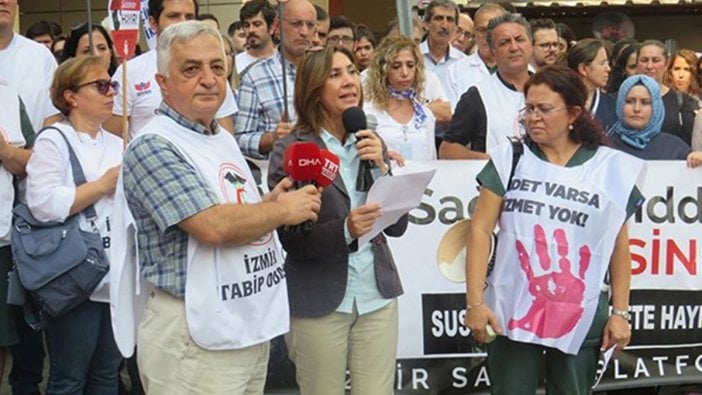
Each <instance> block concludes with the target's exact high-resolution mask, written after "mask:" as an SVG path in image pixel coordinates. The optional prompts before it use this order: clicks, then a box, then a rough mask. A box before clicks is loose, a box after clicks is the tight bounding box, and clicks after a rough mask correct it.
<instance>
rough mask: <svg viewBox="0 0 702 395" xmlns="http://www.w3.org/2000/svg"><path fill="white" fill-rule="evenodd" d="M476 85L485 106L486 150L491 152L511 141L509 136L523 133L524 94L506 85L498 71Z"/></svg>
mask: <svg viewBox="0 0 702 395" xmlns="http://www.w3.org/2000/svg"><path fill="white" fill-rule="evenodd" d="M475 86H476V87H477V89H478V92H480V98H481V99H482V101H483V107H485V115H486V116H487V122H486V124H487V131H486V136H485V151H486V152H490V150H492V149H494V148H495V147H497V146H498V145H500V144H504V143H506V142H509V140H508V139H507V137H512V136H515V137H518V136H520V135H521V134H522V126H521V125H520V123H519V110H521V109H522V108H523V107H524V94H523V93H522V92H519V91H514V90H512V89H509V88H508V87H507V86H505V84H504V83H503V82H502V81H501V80H500V77H498V76H497V73H495V74H493V75H491V76H490V77H488V78H484V79H482V80H481V81H480V82H478V84H477V85H475Z"/></svg>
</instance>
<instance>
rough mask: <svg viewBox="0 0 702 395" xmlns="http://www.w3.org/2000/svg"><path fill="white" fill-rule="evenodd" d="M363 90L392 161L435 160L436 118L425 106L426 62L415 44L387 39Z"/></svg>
mask: <svg viewBox="0 0 702 395" xmlns="http://www.w3.org/2000/svg"><path fill="white" fill-rule="evenodd" d="M368 70H369V73H368V79H367V80H366V85H365V89H364V94H365V95H366V99H367V102H366V104H365V105H364V110H365V111H366V114H372V115H374V116H375V117H376V118H377V120H378V126H377V128H376V132H378V134H379V135H380V137H382V138H383V140H384V141H385V143H386V144H387V146H388V154H389V155H390V157H391V158H392V159H395V160H398V162H400V163H402V161H403V158H404V159H412V160H433V159H436V146H435V144H434V124H435V123H436V118H434V115H433V114H432V112H431V110H430V109H429V107H427V106H426V105H425V104H424V102H425V101H424V96H423V93H424V92H423V87H424V81H425V79H424V62H423V60H422V55H421V54H420V52H419V48H418V47H417V45H416V44H415V42H414V41H413V40H412V39H410V38H408V37H405V36H393V37H388V38H386V39H385V40H383V42H382V43H381V44H380V46H379V47H378V48H377V49H376V50H375V52H374V54H373V59H372V60H371V63H370V66H369V68H368Z"/></svg>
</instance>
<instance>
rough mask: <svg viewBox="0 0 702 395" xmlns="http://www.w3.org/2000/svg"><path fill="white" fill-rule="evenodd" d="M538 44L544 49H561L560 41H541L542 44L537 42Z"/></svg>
mask: <svg viewBox="0 0 702 395" xmlns="http://www.w3.org/2000/svg"><path fill="white" fill-rule="evenodd" d="M536 46H537V47H539V48H541V49H543V50H544V51H547V50H548V49H550V48H553V49H559V43H558V42H556V41H553V42H550V43H540V44H536Z"/></svg>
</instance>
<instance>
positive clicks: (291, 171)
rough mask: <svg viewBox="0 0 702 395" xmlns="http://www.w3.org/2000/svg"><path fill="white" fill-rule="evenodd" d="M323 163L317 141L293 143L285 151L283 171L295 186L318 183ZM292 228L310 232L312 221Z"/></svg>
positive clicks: (300, 186)
mask: <svg viewBox="0 0 702 395" xmlns="http://www.w3.org/2000/svg"><path fill="white" fill-rule="evenodd" d="M323 163H324V162H323V160H322V157H321V155H320V150H319V147H318V146H317V144H315V143H310V142H304V143H302V142H300V143H293V144H290V145H289V146H288V148H287V149H286V150H285V152H284V153H283V171H285V172H286V173H287V174H288V176H289V177H290V178H292V180H293V181H295V188H302V187H304V186H305V185H310V184H312V183H315V184H316V183H317V179H318V178H319V177H320V174H321V173H322V165H323ZM332 181H333V180H332ZM291 229H292V230H293V231H295V230H298V229H301V230H302V232H304V233H309V232H310V230H311V229H312V221H309V220H308V221H305V222H303V223H302V224H301V225H300V226H299V227H298V226H293V227H291Z"/></svg>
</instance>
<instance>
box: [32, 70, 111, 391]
mask: <svg viewBox="0 0 702 395" xmlns="http://www.w3.org/2000/svg"><path fill="white" fill-rule="evenodd" d="M116 89H117V85H116V84H115V83H114V82H113V81H111V80H110V76H109V74H108V73H107V68H106V66H105V62H104V60H103V59H101V58H99V57H97V56H81V57H77V58H73V59H70V60H67V61H66V62H64V63H63V64H61V66H59V68H58V69H57V70H56V73H55V74H54V80H53V82H52V84H51V101H52V102H53V104H54V106H55V107H56V108H58V109H59V110H60V111H61V113H62V114H63V116H64V119H63V120H62V121H61V122H57V123H54V124H53V125H51V126H50V127H48V128H46V129H44V130H43V131H41V132H40V134H39V135H38V137H37V139H36V142H35V144H34V152H33V154H32V157H31V158H30V160H29V163H28V164H27V193H26V196H27V204H28V206H29V208H30V210H31V212H32V215H34V217H35V218H36V219H37V220H39V221H42V222H63V221H65V220H66V218H68V217H69V216H72V215H74V214H80V213H81V212H82V211H83V210H85V209H86V208H88V207H89V206H90V205H92V206H93V207H94V208H95V212H96V213H97V217H96V218H95V219H92V220H88V219H86V216H85V215H82V214H81V215H80V220H79V222H80V227H81V229H83V230H85V231H94V232H100V235H101V236H102V239H103V247H104V248H105V252H106V255H107V256H109V246H110V214H111V211H112V198H113V192H114V189H115V185H116V182H117V175H118V174H119V165H120V162H121V160H122V140H121V139H120V138H119V137H117V136H115V135H113V134H110V133H108V132H106V131H105V130H104V129H103V128H102V126H101V124H102V122H104V121H105V120H106V119H107V118H109V117H110V116H111V115H112V102H113V97H114V95H115V90H116ZM69 145H70V148H71V149H72V150H73V151H74V152H75V155H76V158H77V159H78V162H79V163H80V166H81V168H82V170H83V173H84V175H85V179H86V181H87V182H85V183H84V184H82V185H80V186H76V184H75V182H74V179H73V170H72V165H71V159H70V154H69ZM108 302H109V291H108V288H107V284H106V282H105V280H103V282H102V283H101V284H100V285H98V287H97V289H96V290H95V291H94V292H93V294H92V295H91V297H90V299H89V300H86V301H85V302H83V303H81V304H79V305H78V306H76V307H74V308H73V309H72V310H70V311H68V312H67V313H65V314H64V315H61V316H59V317H49V318H48V324H47V327H46V342H47V346H48V350H49V359H50V369H49V383H48V386H47V394H59V393H61V394H67V393H86V394H108V393H113V394H116V393H117V390H118V378H119V376H118V372H119V365H120V362H121V361H122V359H121V356H120V354H119V351H118V350H117V346H116V344H115V342H114V339H113V335H112V326H111V319H110V305H109V303H108Z"/></svg>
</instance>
